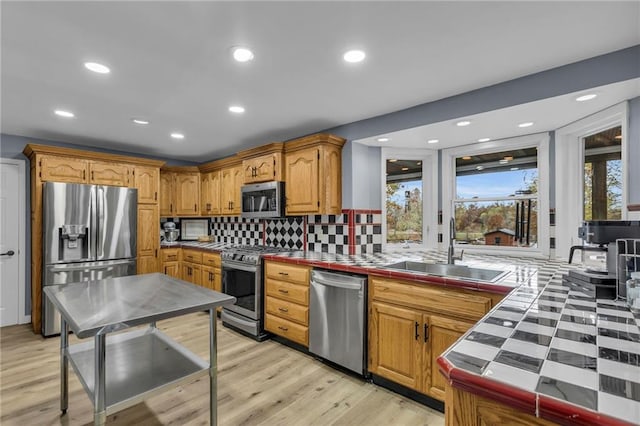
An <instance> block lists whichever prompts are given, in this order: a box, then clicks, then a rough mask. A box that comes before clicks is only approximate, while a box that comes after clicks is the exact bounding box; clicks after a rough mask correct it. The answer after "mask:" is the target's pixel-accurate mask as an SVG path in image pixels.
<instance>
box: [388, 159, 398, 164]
mask: <svg viewBox="0 0 640 426" xmlns="http://www.w3.org/2000/svg"><path fill="white" fill-rule="evenodd" d="M396 161H398V160H397V159H396V158H392V159H390V160H389V162H390V163H395V162H396Z"/></svg>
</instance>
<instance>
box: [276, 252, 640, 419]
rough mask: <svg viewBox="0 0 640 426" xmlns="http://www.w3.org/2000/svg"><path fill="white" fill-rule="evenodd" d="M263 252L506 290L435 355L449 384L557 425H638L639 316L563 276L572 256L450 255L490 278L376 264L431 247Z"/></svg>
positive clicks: (418, 256)
mask: <svg viewBox="0 0 640 426" xmlns="http://www.w3.org/2000/svg"><path fill="white" fill-rule="evenodd" d="M265 258H266V259H271V260H278V261H284V262H289V263H295V264H305V265H310V266H314V267H320V268H327V269H333V270H338V271H345V272H352V273H360V274H375V275H382V276H388V277H395V278H399V279H409V280H413V281H418V282H420V281H428V282H431V283H436V284H442V285H445V286H455V287H463V288H477V289H479V290H485V291H491V292H495V293H509V292H510V294H508V295H507V296H506V297H505V299H504V300H503V301H502V302H501V303H500V304H498V305H497V306H496V307H494V309H492V310H491V311H490V312H489V313H488V314H487V315H486V316H485V317H484V318H483V319H482V320H480V321H479V322H478V323H477V324H476V325H475V326H474V327H472V328H471V329H470V330H469V331H468V332H467V333H466V334H465V335H463V336H462V337H461V338H460V339H459V340H458V341H457V342H456V343H455V344H454V345H453V346H452V347H451V348H449V349H448V350H447V352H445V353H444V354H443V355H442V356H441V357H440V358H439V359H438V363H439V366H440V369H441V372H442V373H443V374H444V375H445V376H446V377H447V378H448V379H449V381H450V383H452V385H453V386H454V387H460V388H462V389H464V390H466V391H469V392H473V393H476V394H478V395H480V396H484V397H487V398H489V399H493V400H496V401H499V402H501V403H504V404H505V405H508V406H511V407H515V408H517V409H519V410H521V411H524V412H527V413H529V414H532V415H534V416H538V417H541V418H544V419H547V420H551V421H554V422H557V423H560V424H574V425H575V424H581V425H589V424H590V425H603V424H607V425H618V424H619V425H626V424H635V425H638V424H640V315H635V316H634V315H633V314H632V313H631V312H630V311H629V310H628V309H627V308H626V307H625V306H624V304H623V303H621V302H614V301H612V300H605V299H596V298H595V294H594V293H593V292H592V291H593V289H588V288H584V287H578V286H576V285H574V284H570V283H568V282H564V281H563V279H562V276H563V274H566V273H567V272H568V270H569V269H571V268H573V267H574V266H572V265H567V264H566V263H565V262H558V261H550V260H545V259H535V258H523V257H512V256H500V257H498V256H490V255H465V258H464V261H463V262H458V263H459V264H463V265H467V266H472V267H480V268H489V269H502V270H509V271H511V273H510V274H509V275H508V276H506V277H505V278H504V279H502V280H500V281H498V282H496V283H492V284H487V283H479V282H465V281H461V280H454V279H451V278H444V277H436V276H432V275H426V274H423V273H416V272H400V271H397V270H389V269H382V268H380V266H383V265H387V264H391V263H395V262H399V261H403V260H413V261H423V262H438V261H443V260H445V259H446V253H442V252H435V251H412V252H388V253H376V254H369V255H356V256H349V255H335V254H327V253H316V252H293V253H283V254H276V255H268V256H265Z"/></svg>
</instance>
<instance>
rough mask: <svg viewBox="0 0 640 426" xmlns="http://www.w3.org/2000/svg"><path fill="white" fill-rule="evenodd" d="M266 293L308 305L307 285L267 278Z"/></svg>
mask: <svg viewBox="0 0 640 426" xmlns="http://www.w3.org/2000/svg"><path fill="white" fill-rule="evenodd" d="M266 288H267V295H268V296H273V297H277V298H279V299H283V300H286V301H288V302H294V303H299V304H301V305H303V306H309V287H304V286H301V285H298V284H291V283H287V282H284V281H276V280H272V279H267V283H266Z"/></svg>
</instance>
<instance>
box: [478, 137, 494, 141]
mask: <svg viewBox="0 0 640 426" xmlns="http://www.w3.org/2000/svg"><path fill="white" fill-rule="evenodd" d="M490 140H491V138H480V139H478V142H489V141H490Z"/></svg>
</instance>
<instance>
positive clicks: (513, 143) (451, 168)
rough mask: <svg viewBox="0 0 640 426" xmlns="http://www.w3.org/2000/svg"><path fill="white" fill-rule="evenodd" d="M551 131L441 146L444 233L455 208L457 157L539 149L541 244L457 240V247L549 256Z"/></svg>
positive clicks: (539, 240) (490, 251) (489, 251)
mask: <svg viewBox="0 0 640 426" xmlns="http://www.w3.org/2000/svg"><path fill="white" fill-rule="evenodd" d="M549 141H550V137H549V133H535V134H531V135H526V136H518V137H513V138H507V139H499V140H495V141H489V142H483V143H477V144H472V145H464V146H458V147H454V148H447V149H443V150H442V224H443V225H442V228H441V232H442V235H443V237H446V236H447V235H449V229H448V226H449V225H448V224H449V221H450V220H451V217H452V215H453V211H454V206H453V204H454V202H455V200H456V199H457V194H456V158H457V157H461V156H464V155H481V154H489V153H492V152H498V151H507V150H511V149H520V148H531V147H535V148H537V150H538V160H537V162H538V246H537V247H506V246H482V245H477V246H476V245H468V244H457V243H456V244H455V247H456V248H459V249H464V250H465V251H469V252H477V253H493V254H499V253H504V254H509V255H525V256H543V257H548V256H549V177H550V175H549V170H550V168H549ZM447 246H448V240H447V238H443V240H442V246H441V248H442V249H446V248H447Z"/></svg>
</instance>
